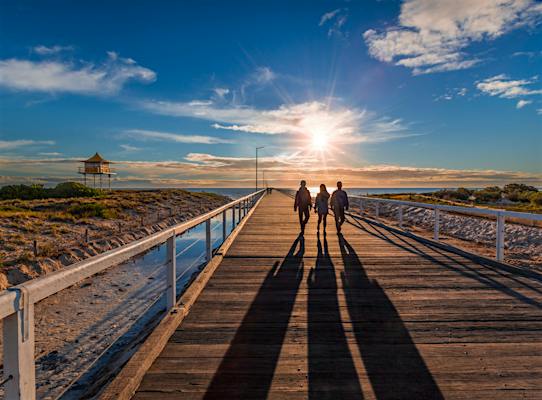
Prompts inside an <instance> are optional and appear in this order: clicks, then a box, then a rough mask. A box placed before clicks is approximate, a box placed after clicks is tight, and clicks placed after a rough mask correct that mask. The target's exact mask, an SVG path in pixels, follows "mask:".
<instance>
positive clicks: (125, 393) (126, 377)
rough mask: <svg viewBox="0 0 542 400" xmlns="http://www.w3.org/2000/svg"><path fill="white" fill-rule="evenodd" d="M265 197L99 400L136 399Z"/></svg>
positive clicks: (232, 234)
mask: <svg viewBox="0 0 542 400" xmlns="http://www.w3.org/2000/svg"><path fill="white" fill-rule="evenodd" d="M264 197H265V195H264V196H261V197H260V198H259V199H258V201H257V202H256V204H255V205H254V207H252V208H251V209H250V211H249V212H248V213H247V215H246V216H245V218H243V220H242V221H241V222H240V223H239V225H237V227H236V228H235V229H234V230H233V232H232V233H231V234H230V235H229V236H228V238H227V239H226V240H225V242H224V243H223V244H222V246H220V248H219V249H218V250H217V252H216V254H215V256H214V257H213V258H212V259H211V261H210V262H209V263H208V264H207V265H206V266H205V268H204V269H203V270H202V271H201V272H200V274H199V275H198V277H197V278H196V280H195V281H194V282H192V284H191V285H190V287H189V288H188V289H187V290H186V292H185V293H184V294H183V295H182V296H181V298H180V299H179V301H178V302H177V305H176V307H175V308H174V309H173V310H172V311H171V312H169V313H168V314H167V315H166V316H165V317H164V318H163V319H162V321H160V323H159V324H158V325H157V326H156V328H155V329H154V331H153V332H152V333H151V334H150V335H149V337H148V338H147V339H146V340H145V342H144V343H143V344H142V345H141V347H140V348H139V349H138V350H137V351H136V352H135V353H134V355H133V356H132V357H131V358H130V360H129V361H128V362H127V363H126V364H125V365H124V367H123V368H122V369H121V371H120V373H119V374H118V375H117V376H116V377H115V378H114V379H113V381H112V382H111V383H110V384H109V385H108V386H107V387H106V388H105V390H104V391H103V392H102V393H101V395H100V396H99V397H98V398H99V399H100V400H129V399H131V398H132V397H133V396H134V394H135V392H136V391H137V389H138V387H139V385H140V384H141V381H142V380H143V377H144V376H145V373H146V372H147V370H148V369H149V368H150V367H151V365H152V363H153V362H154V360H156V358H157V357H158V356H159V355H160V353H161V352H162V350H163V349H164V347H165V346H166V344H167V342H168V340H169V338H170V337H171V336H172V335H173V333H174V332H175V330H176V329H177V328H178V326H179V325H180V324H181V323H182V321H183V320H184V318H185V317H186V316H187V315H188V313H189V312H190V309H191V308H192V305H193V304H194V303H195V302H196V300H197V299H198V297H199V295H200V294H201V292H202V291H203V289H204V288H205V286H206V284H207V282H208V281H209V279H210V278H211V276H212V275H213V273H214V272H215V270H216V269H217V268H218V266H219V265H220V263H221V262H222V260H223V258H224V256H225V254H226V252H227V251H228V249H229V248H230V246H231V245H232V244H233V242H234V240H235V238H236V237H237V235H238V234H239V232H241V230H242V229H243V227H244V226H245V224H246V222H247V221H248V220H249V218H250V217H251V216H252V214H253V213H254V211H255V210H256V208H257V207H258V206H259V204H260V202H261V201H262V199H263V198H264Z"/></svg>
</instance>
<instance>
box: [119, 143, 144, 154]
mask: <svg viewBox="0 0 542 400" xmlns="http://www.w3.org/2000/svg"><path fill="white" fill-rule="evenodd" d="M119 147H120V148H121V149H122V150H124V151H125V152H127V153H133V152H136V151H141V150H143V149H142V148H141V147H136V146H132V145H130V144H120V145H119Z"/></svg>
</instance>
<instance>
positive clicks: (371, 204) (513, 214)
mask: <svg viewBox="0 0 542 400" xmlns="http://www.w3.org/2000/svg"><path fill="white" fill-rule="evenodd" d="M351 199H352V200H353V201H356V200H357V203H358V205H359V208H360V214H363V213H366V214H367V215H371V214H372V215H373V216H374V218H375V219H377V220H378V219H379V217H380V207H381V205H383V204H385V205H391V206H395V207H396V208H397V211H396V212H397V214H396V218H397V221H398V225H399V227H400V228H403V214H404V209H405V208H406V207H411V208H423V209H428V210H431V211H432V212H433V239H434V240H437V241H438V240H439V232H440V220H441V216H440V213H441V212H451V213H456V214H466V215H473V216H478V217H485V218H488V217H489V218H491V219H495V220H496V240H495V258H496V260H497V261H503V260H504V241H505V224H506V219H507V218H517V219H521V220H527V221H542V214H532V213H524V212H517V211H507V210H499V209H491V208H479V207H461V206H449V205H442V204H430V203H418V202H413V201H403V200H391V199H382V198H378V197H367V196H352V197H351Z"/></svg>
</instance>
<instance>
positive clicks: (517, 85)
mask: <svg viewBox="0 0 542 400" xmlns="http://www.w3.org/2000/svg"><path fill="white" fill-rule="evenodd" d="M536 82H537V77H536V76H535V77H532V78H530V79H515V80H514V79H510V78H509V77H508V76H507V75H505V74H501V75H496V76H493V77H491V78H487V79H484V80H482V81H480V82H477V83H476V87H477V88H478V89H479V90H480V91H482V92H484V93H485V94H488V95H490V96H498V97H502V98H505V99H514V98H517V97H521V96H531V95H536V94H542V89H533V88H532V87H531V86H532V85H533V84H535V83H536Z"/></svg>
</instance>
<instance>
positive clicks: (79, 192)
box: [0, 182, 102, 200]
mask: <svg viewBox="0 0 542 400" xmlns="http://www.w3.org/2000/svg"><path fill="white" fill-rule="evenodd" d="M101 194H102V191H101V190H98V189H92V188H89V187H87V186H85V185H83V184H81V183H78V182H64V183H59V184H58V185H56V187H54V188H53V189H47V188H44V187H43V185H8V186H4V187H2V188H0V200H13V199H21V200H36V199H48V198H51V197H57V198H70V197H97V196H99V195H101Z"/></svg>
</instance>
